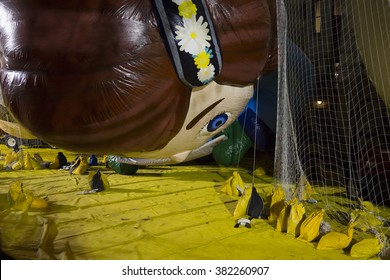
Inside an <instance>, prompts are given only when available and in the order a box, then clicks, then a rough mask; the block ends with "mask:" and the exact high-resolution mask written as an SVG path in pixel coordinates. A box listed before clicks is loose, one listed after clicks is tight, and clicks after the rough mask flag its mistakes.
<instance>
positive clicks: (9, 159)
mask: <svg viewBox="0 0 390 280" xmlns="http://www.w3.org/2000/svg"><path fill="white" fill-rule="evenodd" d="M17 160H18V155H17V154H16V152H15V151H12V150H10V151H8V153H7V154H6V155H5V159H4V165H5V166H7V165H9V164H11V163H13V162H15V161H17Z"/></svg>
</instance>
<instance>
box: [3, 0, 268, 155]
mask: <svg viewBox="0 0 390 280" xmlns="http://www.w3.org/2000/svg"><path fill="white" fill-rule="evenodd" d="M157 2H158V3H160V4H161V3H164V5H165V4H166V3H168V2H169V5H168V6H169V7H174V8H175V9H176V10H175V11H174V12H176V13H177V14H178V15H180V17H178V18H176V17H175V18H174V20H177V19H179V21H180V22H179V24H178V25H180V28H177V27H176V25H170V26H171V27H172V26H173V29H172V32H173V34H174V36H177V37H180V36H181V37H180V38H181V39H180V40H178V41H177V43H178V44H179V43H180V44H183V45H182V46H184V45H185V46H186V47H185V48H184V51H180V48H181V46H180V45H178V49H179V51H178V52H179V53H180V54H181V53H184V52H185V51H186V50H192V48H190V47H189V45H188V44H187V43H185V44H184V43H183V42H184V41H185V39H186V37H185V36H186V34H187V33H186V32H187V31H188V30H189V28H190V27H191V28H192V27H194V26H195V27H196V28H195V29H194V32H200V33H199V34H203V35H204V36H203V37H204V38H205V39H207V40H208V38H212V39H210V42H211V41H212V42H213V44H212V46H213V47H214V48H213V50H210V49H209V48H208V45H207V44H206V45H202V44H201V45H200V46H201V47H202V48H203V47H205V48H204V51H202V52H201V55H200V54H196V55H195V56H192V54H191V56H188V55H187V54H185V55H187V57H189V58H190V59H189V60H188V61H190V62H191V63H192V65H190V66H191V67H187V66H188V65H186V63H187V62H186V61H187V60H185V59H186V58H185V59H184V60H180V59H179V60H175V57H174V55H175V53H174V52H172V49H170V48H169V45H170V43H169V42H167V36H166V34H165V33H164V32H163V31H164V30H165V29H164V28H163V27H162V26H161V24H162V20H163V19H162V18H161V14H158V12H157V8H156V7H158V6H159V4H156V3H157ZM171 2H172V3H171ZM184 2H185V3H184ZM182 4H183V5H182ZM159 7H161V5H160V6H159ZM164 7H165V6H164ZM194 7H195V8H194ZM200 12H203V13H204V16H200ZM206 15H207V19H208V23H207V24H206V23H205V22H202V20H205V19H206ZM273 15H274V1H273V0H256V1H254V0H242V1H235V0H225V1H196V0H192V1H181V0H172V1H168V0H167V1H158V0H153V1H152V0H149V1H145V0H124V1H116V0H109V1H103V0H72V1H60V0H51V1H46V0H31V1H23V0H7V1H5V0H0V86H1V92H2V95H3V100H4V104H5V106H6V107H7V109H8V110H9V111H10V112H11V113H12V115H13V116H14V117H15V119H16V120H17V121H18V122H19V123H20V124H21V125H22V126H23V127H25V128H26V129H27V130H29V131H30V132H31V133H33V134H34V135H36V136H37V137H39V138H41V139H43V140H45V141H46V142H48V143H50V144H52V145H54V146H56V147H60V148H64V149H68V150H73V151H78V152H86V153H96V154H97V153H104V154H118V155H139V156H150V157H160V156H167V157H172V158H176V159H177V160H178V161H180V158H183V157H184V156H185V154H186V153H187V152H188V150H191V149H193V148H194V147H196V146H199V145H202V143H205V142H206V141H207V140H208V139H209V138H210V137H212V136H213V135H214V134H216V133H217V132H218V131H220V130H222V129H223V128H224V127H226V126H227V125H228V124H230V123H231V121H232V120H233V119H234V118H236V116H237V114H238V113H239V112H240V111H241V110H242V109H243V108H244V106H245V103H246V102H247V101H248V99H249V98H250V96H251V95H252V94H251V93H250V94H249V92H250V91H251V88H252V85H253V84H254V82H255V81H256V79H257V78H258V77H259V76H261V75H262V74H263V73H264V72H267V71H269V70H271V69H272V68H275V66H276V64H275V63H274V62H275V59H274V58H275V57H276V52H275V50H276V44H274V43H275V38H276V36H274V35H275V34H274V33H275V32H274V31H275V30H276V28H275V21H274V17H273ZM187 16H188V17H191V19H189V20H190V21H191V20H192V19H193V16H194V17H195V19H196V21H194V22H196V24H195V25H194V26H192V25H188V22H187V19H188V18H186V17H187ZM186 22H187V23H186ZM197 24H199V25H197ZM186 28H187V29H188V30H186ZM179 29H180V32H179V33H176V32H178V31H177V30H179ZM167 30H168V29H167ZM164 34H165V37H164ZM188 34H190V35H191V34H198V33H191V32H190V33H188ZM188 34H187V35H188ZM179 35H180V36H179ZM191 36H192V35H191ZM191 36H189V37H188V38H193V37H194V36H192V37H191ZM168 37H169V36H168ZM171 37H172V36H171ZM195 37H196V36H195ZM214 37H215V38H214ZM175 38H176V37H174V38H173V39H175ZM188 38H187V39H188ZM197 42H199V41H197ZM198 47H199V46H198ZM198 49H199V48H197V49H196V50H198ZM217 52H219V53H218V54H217ZM211 56H214V58H215V57H217V56H218V57H219V58H220V59H219V60H218V63H219V65H218V67H217V65H216V70H215V75H214V76H213V75H205V74H204V73H205V71H203V72H202V73H201V74H202V75H203V76H202V78H201V79H198V80H200V81H201V82H202V83H203V81H205V80H207V79H208V78H207V77H212V80H213V81H214V82H212V83H209V82H210V81H207V83H208V84H207V83H205V85H200V86H199V85H196V86H195V87H193V86H192V84H187V83H185V82H183V80H182V79H181V78H180V75H179V74H178V73H179V72H180V71H182V72H183V73H184V76H185V77H186V78H187V76H188V75H191V73H192V72H191V71H190V72H188V71H186V70H187V69H190V68H191V69H195V71H194V73H197V72H199V73H200V72H201V71H200V70H199V69H200V68H202V67H204V65H207V63H206V62H207V59H209V58H210V59H211ZM181 62H183V63H184V64H182V65H181V66H182V68H181V70H180V71H179V70H178V67H180V63H181ZM208 66H210V65H208ZM217 68H218V69H217ZM208 69H210V68H208ZM201 70H202V69H201ZM211 70H212V69H211ZM210 73H211V72H210ZM196 77H199V76H196ZM180 154H181V155H180Z"/></svg>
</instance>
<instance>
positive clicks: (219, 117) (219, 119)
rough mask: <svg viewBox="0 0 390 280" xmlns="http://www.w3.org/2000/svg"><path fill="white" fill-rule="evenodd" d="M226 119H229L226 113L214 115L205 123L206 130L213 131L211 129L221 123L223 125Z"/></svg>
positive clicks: (215, 128)
mask: <svg viewBox="0 0 390 280" xmlns="http://www.w3.org/2000/svg"><path fill="white" fill-rule="evenodd" d="M228 119H229V116H228V114H226V113H222V114H219V115H217V116H215V117H214V118H213V119H212V120H211V121H210V122H209V124H208V125H207V131H208V132H213V131H215V130H217V129H218V128H220V127H221V126H222V125H224V124H225V123H226V121H227V120H228Z"/></svg>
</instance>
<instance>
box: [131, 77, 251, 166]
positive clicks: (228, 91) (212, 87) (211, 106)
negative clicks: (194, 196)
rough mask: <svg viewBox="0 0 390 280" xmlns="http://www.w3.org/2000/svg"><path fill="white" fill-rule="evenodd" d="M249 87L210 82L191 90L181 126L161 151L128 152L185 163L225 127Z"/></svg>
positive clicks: (248, 93)
mask: <svg viewBox="0 0 390 280" xmlns="http://www.w3.org/2000/svg"><path fill="white" fill-rule="evenodd" d="M252 94H253V87H252V86H247V87H232V86H223V85H218V84H217V83H215V82H212V83H210V84H208V85H206V86H203V87H198V88H195V89H194V90H193V91H192V94H191V100H190V106H189V109H188V112H187V116H186V118H185V120H184V123H183V126H182V128H181V129H180V131H179V132H178V134H177V135H175V136H174V137H173V138H172V140H171V141H170V142H169V143H168V144H167V145H166V146H165V147H164V148H162V149H161V150H157V151H152V152H143V153H130V154H127V156H131V157H140V158H142V157H143V158H167V157H169V158H170V159H171V160H172V161H174V162H181V161H184V160H186V158H187V157H188V155H189V153H190V152H191V151H192V150H193V149H195V148H197V147H199V146H201V145H203V144H204V143H205V142H207V140H209V139H210V138H212V137H213V136H214V135H216V134H217V133H218V132H220V131H222V130H223V129H225V128H226V127H227V126H229V125H230V124H231V123H232V122H233V121H234V120H235V119H236V118H237V117H238V114H240V113H241V111H242V110H243V108H244V107H245V105H246V104H247V102H248V101H249V99H250V98H251V97H252Z"/></svg>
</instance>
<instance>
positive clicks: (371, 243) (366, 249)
mask: <svg viewBox="0 0 390 280" xmlns="http://www.w3.org/2000/svg"><path fill="white" fill-rule="evenodd" d="M383 246H384V245H383V243H382V242H381V241H380V240H379V238H377V237H373V238H367V239H363V240H361V241H359V242H358V243H356V244H354V245H353V246H352V248H351V252H350V255H351V257H353V258H357V259H368V258H371V257H373V256H376V255H378V254H379V253H380V252H381V250H382V248H383Z"/></svg>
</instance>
